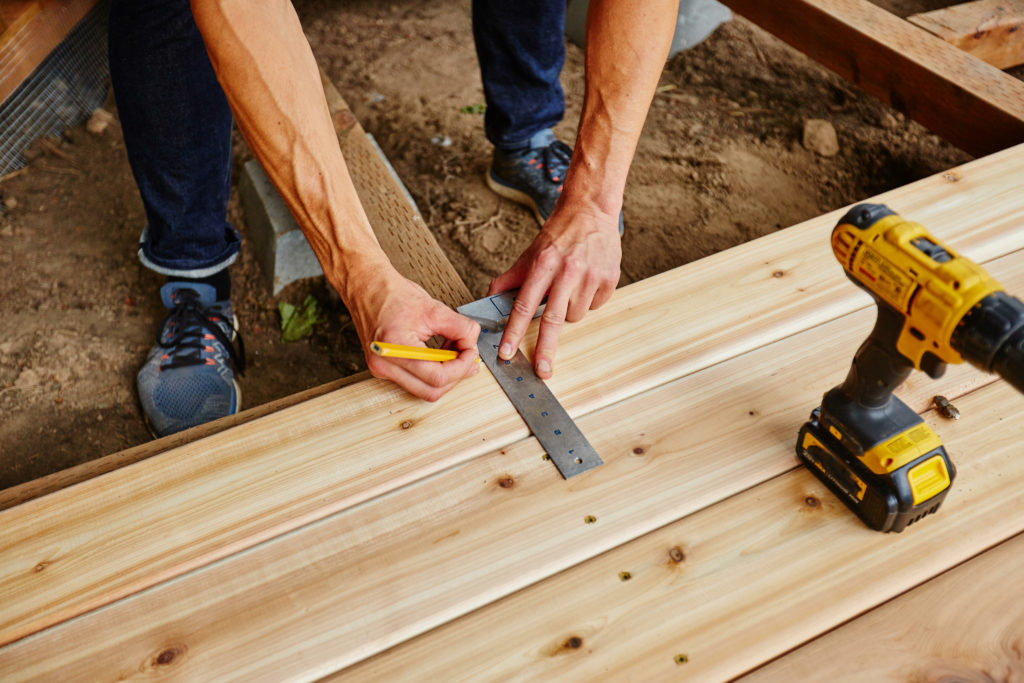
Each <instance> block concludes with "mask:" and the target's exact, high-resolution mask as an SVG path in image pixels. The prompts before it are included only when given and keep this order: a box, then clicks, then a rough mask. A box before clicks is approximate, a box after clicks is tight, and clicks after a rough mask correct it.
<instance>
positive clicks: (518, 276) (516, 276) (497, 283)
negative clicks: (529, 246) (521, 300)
mask: <svg viewBox="0 0 1024 683" xmlns="http://www.w3.org/2000/svg"><path fill="white" fill-rule="evenodd" d="M526 272H527V271H526V268H525V267H524V266H523V264H522V259H519V260H517V261H516V262H515V263H514V264H513V265H512V267H511V268H509V269H508V270H506V271H505V272H504V273H502V274H501V275H499V276H498V277H496V278H494V279H493V280H491V285H490V287H488V288H487V296H491V295H493V294H500V293H501V292H507V291H508V290H510V289H515V288H516V287H519V286H520V285H521V284H523V280H524V279H525V277H526Z"/></svg>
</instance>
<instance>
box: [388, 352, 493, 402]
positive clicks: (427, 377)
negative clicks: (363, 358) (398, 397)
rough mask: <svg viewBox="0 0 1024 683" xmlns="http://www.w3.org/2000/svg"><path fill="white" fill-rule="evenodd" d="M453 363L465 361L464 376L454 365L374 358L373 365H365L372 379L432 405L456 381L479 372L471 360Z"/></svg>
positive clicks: (449, 363)
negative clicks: (384, 380) (395, 385)
mask: <svg viewBox="0 0 1024 683" xmlns="http://www.w3.org/2000/svg"><path fill="white" fill-rule="evenodd" d="M457 360H465V365H464V367H468V370H467V371H466V372H465V373H463V372H461V371H456V367H455V365H454V364H455V363H456V361H448V362H445V363H437V362H431V361H413V360H406V359H384V358H379V357H375V361H376V362H372V363H368V365H369V366H370V371H371V372H372V373H373V375H374V376H375V377H380V378H382V379H387V380H391V381H392V382H394V383H395V384H397V385H398V386H400V387H402V388H403V389H405V390H406V391H408V392H409V393H410V394H412V395H413V396H416V397H418V398H421V399H424V400H426V401H431V402H433V401H436V400H438V399H439V398H441V397H442V396H443V395H444V394H446V393H448V391H450V390H451V389H452V388H453V387H454V386H455V385H456V384H458V382H459V380H461V379H464V378H465V377H466V376H469V375H475V374H476V373H477V372H479V371H480V366H479V365H478V364H477V363H475V362H474V361H472V360H467V359H462V358H461V357H460V359H457ZM438 366H449V367H448V368H444V367H438Z"/></svg>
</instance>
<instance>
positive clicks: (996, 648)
mask: <svg viewBox="0 0 1024 683" xmlns="http://www.w3.org/2000/svg"><path fill="white" fill-rule="evenodd" d="M1022 556H1024V534H1018V535H1017V536H1014V537H1013V538H1011V539H1009V540H1007V541H1004V542H1003V543H1001V544H1000V545H997V546H996V547H995V548H992V549H991V550H988V551H986V552H984V553H982V554H980V555H978V556H976V557H974V558H973V559H971V560H968V561H967V562H965V563H964V564H962V565H959V566H957V567H955V568H953V569H950V570H949V571H947V572H945V573H944V574H941V575H939V576H937V577H936V578H934V579H932V580H931V581H928V582H927V583H923V584H921V585H920V586H918V587H917V588H914V589H913V590H911V591H909V592H907V593H904V594H903V595H901V596H900V597H898V598H895V599H893V600H892V601H891V602H888V603H886V604H884V605H881V606H880V607H877V608H875V609H874V610H872V611H870V612H868V613H866V614H864V615H862V616H860V617H858V618H857V619H854V620H853V621H851V622H848V623H846V624H844V625H843V626H840V627H839V628H837V629H836V630H835V631H831V632H830V633H827V634H825V635H823V636H822V637H820V638H818V639H817V640H813V641H811V642H810V643H808V644H806V645H804V646H802V647H800V648H798V649H796V650H793V651H792V652H790V653H789V654H786V655H784V656H782V657H780V658H779V659H777V660H775V661H774V662H771V663H769V664H766V665H765V666H764V667H762V668H760V669H757V670H756V671H754V672H753V673H752V674H750V675H749V676H746V677H744V678H743V679H741V680H742V681H743V683H757V682H764V681H830V682H833V683H834V682H836V681H876V682H880V681H893V683H897V682H899V681H985V680H993V679H995V680H1006V681H1010V680H1014V674H1013V672H1014V671H1017V672H1018V673H1019V672H1020V669H1021V666H1022V662H1024V659H1022V654H1021V647H1020V643H1021V642H1024V622H1022V620H1021V615H1022V614H1024V590H1022V589H1024V580H1022V579H1021V574H1020V558H1021V557H1022ZM915 634H916V637H915Z"/></svg>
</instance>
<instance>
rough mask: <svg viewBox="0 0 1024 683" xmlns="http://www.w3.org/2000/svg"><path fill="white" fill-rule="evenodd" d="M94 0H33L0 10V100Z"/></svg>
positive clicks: (85, 12) (8, 93) (23, 78)
mask: <svg viewBox="0 0 1024 683" xmlns="http://www.w3.org/2000/svg"><path fill="white" fill-rule="evenodd" d="M96 2H97V0H37V1H35V2H16V3H9V4H10V5H11V6H10V7H7V8H4V10H3V11H0V16H2V17H3V19H4V23H5V24H7V26H6V27H5V28H4V30H3V33H0V64H3V70H2V71H0V103H2V102H3V101H4V100H6V99H7V98H8V97H9V96H10V95H11V93H13V92H14V91H15V90H17V88H18V86H19V85H21V84H22V82H23V81H24V80H25V79H26V78H28V77H29V76H30V75H31V74H32V72H33V71H35V69H36V67H38V66H39V65H40V64H41V63H42V61H43V60H44V59H46V57H47V55H49V54H50V53H51V52H52V51H53V49H54V48H55V47H57V45H59V44H60V42H61V41H62V40H64V38H65V37H66V36H67V35H68V33H70V32H71V29H73V28H74V27H75V25H76V24H78V22H79V21H81V20H82V18H83V17H84V16H85V15H86V14H87V13H88V12H89V10H91V9H92V8H93V7H94V6H95V5H96Z"/></svg>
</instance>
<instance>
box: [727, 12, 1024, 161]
mask: <svg viewBox="0 0 1024 683" xmlns="http://www.w3.org/2000/svg"><path fill="white" fill-rule="evenodd" d="M726 4H728V5H729V6H730V7H731V8H732V9H733V10H735V11H736V12H738V13H739V14H742V15H743V16H744V17H746V18H747V19H750V20H751V21H753V22H754V23H755V24H758V25H759V26H761V27H762V28H764V29H765V30H767V31H769V32H771V33H774V34H775V35H776V36H778V37H779V38H781V39H782V40H784V41H786V42H787V43H789V44H790V45H792V46H793V47H795V48H796V49H798V50H800V51H801V52H804V53H805V54H807V55H808V56H809V57H811V58H813V59H815V60H817V61H819V62H821V63H822V64H823V65H824V66H826V67H828V68H829V69H832V70H833V71H835V72H836V73H837V74H839V75H840V76H843V77H844V78H846V79H848V80H850V81H852V82H853V83H855V84H857V85H859V86H860V87H861V88H863V89H864V90H865V91H866V92H868V93H869V94H871V95H874V96H875V97H878V98H879V99H881V100H882V101H883V102H886V103H887V104H890V105H891V106H892V107H893V108H895V109H897V110H899V111H901V112H903V113H904V114H906V115H907V116H909V117H911V118H913V119H914V120H915V121H918V122H919V123H921V124H922V125H924V126H925V127H926V128H928V129H930V130H932V131H933V132H935V133H937V134H938V135H941V136H942V137H944V138H946V139H947V140H949V141H950V142H952V143H953V144H954V145H957V146H958V147H961V148H963V149H965V150H966V151H968V152H970V153H971V154H974V155H983V154H989V153H991V152H994V151H996V150H999V149H1003V148H1005V147H1009V146H1010V145H1015V144H1017V143H1019V142H1021V141H1024V83H1022V82H1021V81H1018V80H1017V79H1016V78H1013V77H1012V76H1009V75H1007V74H1004V73H1003V72H1002V71H1000V70H999V69H996V68H995V67H993V66H990V65H988V64H985V63H984V62H982V61H981V60H979V59H977V58H975V57H972V56H971V55H969V54H967V53H965V52H963V51H962V50H959V49H957V48H955V47H953V46H952V45H950V44H948V43H946V42H945V41H943V40H942V39H940V38H938V37H936V36H933V35H930V34H928V33H926V32H923V31H921V30H920V29H918V28H917V27H916V26H913V25H912V24H910V23H908V22H906V21H904V20H903V19H900V18H898V17H896V16H894V15H892V14H890V13H889V12H886V11H885V10H883V9H881V8H879V7H877V6H875V5H873V4H872V3H870V2H868V0H777V1H776V2H763V1H762V0H727V2H726Z"/></svg>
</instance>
